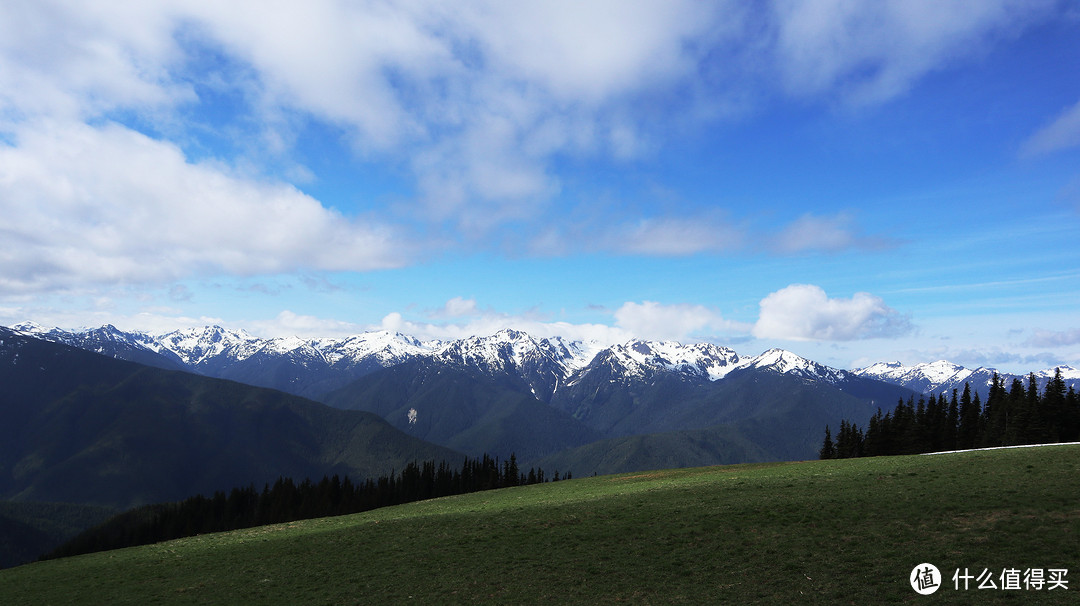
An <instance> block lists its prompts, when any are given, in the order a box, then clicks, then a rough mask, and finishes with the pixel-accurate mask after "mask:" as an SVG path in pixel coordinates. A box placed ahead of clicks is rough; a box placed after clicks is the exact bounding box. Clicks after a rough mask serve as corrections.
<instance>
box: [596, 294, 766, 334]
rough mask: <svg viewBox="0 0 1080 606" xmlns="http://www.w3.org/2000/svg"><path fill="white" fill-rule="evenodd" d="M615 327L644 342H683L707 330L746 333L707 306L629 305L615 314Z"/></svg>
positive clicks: (651, 303) (645, 303) (649, 302)
mask: <svg viewBox="0 0 1080 606" xmlns="http://www.w3.org/2000/svg"><path fill="white" fill-rule="evenodd" d="M615 324H616V326H618V327H620V328H623V329H625V330H627V331H628V332H630V333H631V334H633V335H634V336H636V337H637V338H641V339H653V340H674V341H683V340H686V339H688V338H691V337H692V336H694V335H697V334H700V333H701V332H702V331H704V330H711V331H736V332H745V330H746V328H747V327H746V326H743V325H741V324H739V323H737V322H732V321H729V320H726V319H724V318H723V316H721V314H720V312H719V311H717V310H715V309H711V308H709V307H706V306H704V305H691V304H669V305H665V304H661V303H657V302H655V301H642V302H641V303H634V302H632V301H628V302H626V303H624V304H623V305H622V307H620V308H619V309H618V310H616V311H615Z"/></svg>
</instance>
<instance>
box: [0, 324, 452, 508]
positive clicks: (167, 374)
mask: <svg viewBox="0 0 1080 606" xmlns="http://www.w3.org/2000/svg"><path fill="white" fill-rule="evenodd" d="M0 384H3V385H4V386H5V389H4V390H3V392H2V393H0V444H2V446H0V498H8V499H16V500H27V501H28V500H37V501H59V502H72V503H83V504H96V505H103V506H109V507H119V508H126V507H131V506H134V505H139V504H143V503H149V502H160V501H169V500H176V499H180V498H183V497H187V496H190V495H193V494H196V493H200V492H201V493H209V492H213V491H215V490H221V489H228V488H231V487H233V486H237V485H246V484H248V483H256V484H261V483H264V482H271V481H273V480H274V479H276V478H277V477H278V476H279V475H288V476H293V477H298V478H302V477H308V476H311V477H321V476H322V475H324V474H332V473H347V474H349V475H351V476H355V477H367V476H372V475H380V474H383V473H386V472H388V471H389V470H390V469H391V468H393V467H398V468H400V467H402V466H404V465H405V464H406V463H407V462H408V461H411V460H413V459H417V458H419V459H428V458H435V459H441V458H446V459H451V460H452V459H456V458H458V457H459V456H460V455H458V454H457V453H455V452H453V451H450V450H447V449H443V448H439V447H436V446H434V445H431V444H428V443H425V442H422V441H421V440H418V439H416V438H412V437H409V436H406V435H403V434H401V433H400V432H398V431H397V430H395V429H393V428H392V427H390V426H389V425H388V424H386V423H385V422H384V421H382V420H381V419H379V418H378V417H376V416H374V415H371V414H368V413H363V412H357V411H344V410H337V409H333V408H330V407H327V406H324V405H321V404H318V403H315V402H311V401H308V400H304V399H301V398H298V397H295V396H291V395H288V394H284V393H281V392H276V391H272V390H267V389H260V388H253V387H250V386H247V385H242V384H239V383H235V382H231V381H223V380H217V379H208V378H205V377H199V376H196V375H192V374H189V373H183V372H176V371H164V370H160V369H155V368H150V367H146V366H142V365H138V364H133V363H129V362H124V361H119V360H114V359H111V358H107V357H104V356H100V355H96V354H92V353H89V352H85V351H82V350H78V349H73V348H69V347H66V346H62V345H58V344H53V343H48V342H44V341H40V340H37V339H33V338H29V337H26V336H24V335H20V334H17V333H13V332H11V331H8V330H6V329H0Z"/></svg>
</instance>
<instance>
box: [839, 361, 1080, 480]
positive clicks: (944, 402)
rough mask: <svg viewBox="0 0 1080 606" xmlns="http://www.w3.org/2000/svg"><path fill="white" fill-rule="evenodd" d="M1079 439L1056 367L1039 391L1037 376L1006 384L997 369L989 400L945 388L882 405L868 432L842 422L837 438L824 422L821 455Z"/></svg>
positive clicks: (1076, 413)
mask: <svg viewBox="0 0 1080 606" xmlns="http://www.w3.org/2000/svg"><path fill="white" fill-rule="evenodd" d="M1078 440H1080V401H1078V399H1077V394H1076V392H1075V390H1074V389H1073V388H1072V387H1071V386H1070V387H1068V389H1066V385H1065V381H1064V379H1063V378H1062V377H1061V370H1060V369H1058V370H1057V371H1055V373H1054V378H1053V379H1051V380H1050V381H1049V382H1048V383H1047V385H1046V388H1045V389H1044V390H1043V392H1042V393H1041V394H1040V393H1039V389H1038V384H1037V381H1036V378H1035V375H1034V374H1030V375H1028V382H1027V385H1026V386H1025V385H1024V383H1023V381H1021V380H1020V379H1013V381H1012V383H1011V384H1010V385H1009V387H1008V388H1006V387H1005V382H1004V380H1003V379H1002V378H1001V377H1000V376H998V374H997V373H995V374H994V376H993V378H992V379H991V382H990V390H989V392H988V394H987V397H986V402H985V403H983V402H982V401H980V398H979V394H978V393H975V394H974V395H972V389H971V385H970V384H965V385H964V390H963V392H962V393H960V392H959V390H957V389H954V390H952V394H951V395H950V396H949V397H946V394H945V393H944V392H943V393H940V394H938V395H937V396H934V395H933V394H930V396H929V398H927V396H925V395H924V396H920V397H919V400H918V402H916V401H915V398H914V396H912V397H910V398H908V400H907V401H906V402H905V401H903V400H901V401H900V402H899V403H897V405H896V408H895V409H894V410H893V411H892V412H890V413H885V414H884V415H883V414H882V412H881V409H878V411H877V414H875V415H874V416H873V417H872V418H871V419H870V421H869V424H868V425H867V427H866V429H865V430H863V428H861V427H859V426H858V425H856V424H855V423H851V422H848V421H847V420H843V421H841V422H840V428H839V431H838V433H837V434H836V436H835V437H834V436H833V434H832V430H831V428H830V427H829V426H826V427H825V440H824V442H823V444H822V447H821V451H820V453H819V454H820V457H821V458H822V459H844V458H851V457H872V456H878V455H903V454H920V453H926V452H940V451H948V450H964V449H970V448H989V447H995V446H1016V445H1023V444H1053V443H1055V442H1074V441H1078Z"/></svg>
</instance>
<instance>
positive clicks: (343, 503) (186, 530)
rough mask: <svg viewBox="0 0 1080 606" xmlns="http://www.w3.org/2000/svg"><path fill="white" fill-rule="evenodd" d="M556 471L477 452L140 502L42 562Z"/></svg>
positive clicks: (533, 480)
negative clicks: (359, 478) (525, 467)
mask: <svg viewBox="0 0 1080 606" xmlns="http://www.w3.org/2000/svg"><path fill="white" fill-rule="evenodd" d="M571 477H572V474H570V473H569V472H567V473H566V474H565V476H564V477H563V478H560V477H559V472H558V471H557V470H556V471H555V472H554V474H553V475H552V476H548V475H546V474H545V473H544V470H543V469H537V468H531V469H529V471H528V472H527V473H526V472H524V471H522V470H520V469H519V468H518V464H517V457H516V455H514V454H511V455H510V458H509V459H507V460H506V461H503V462H501V463H500V461H499V459H498V458H492V457H490V456H488V455H486V454H485V455H483V457H480V458H475V459H472V458H468V457H466V459H465V462H464V463H463V464H462V466H461V468H459V469H453V468H451V466H450V465H449V464H448V463H447V462H446V461H441V462H439V463H438V464H436V463H435V461H433V460H432V461H424V462H422V463H417V462H412V463H409V464H408V465H407V466H406V467H405V469H403V470H401V472H399V473H395V472H391V473H390V474H388V475H383V476H381V477H379V478H378V479H368V480H366V481H363V482H353V481H352V480H350V479H349V477H348V476H345V477H340V476H338V475H334V476H332V477H327V476H323V478H322V480H320V481H318V482H312V481H311V480H310V479H305V480H304V481H302V482H300V483H297V482H295V481H293V480H292V479H291V478H278V480H277V481H276V482H274V484H273V485H270V484H266V485H264V487H263V489H262V491H259V490H257V489H256V488H255V486H254V485H249V486H246V487H239V488H233V489H232V490H231V491H228V492H227V493H226V492H225V491H217V492H215V493H214V495H213V496H211V497H206V496H203V495H197V496H194V497H191V498H188V499H185V500H183V501H179V502H176V503H163V504H155V505H145V506H142V507H137V508H135V509H132V510H129V511H127V512H124V513H122V514H119V515H117V516H115V517H113V518H110V519H109V520H107V521H106V522H105V523H103V524H101V525H100V526H97V527H95V528H92V529H90V530H88V531H86V532H84V533H82V534H80V535H78V536H76V537H75V538H73V539H71V540H70V541H68V542H67V543H65V544H64V545H61V546H60V547H58V548H57V549H55V550H53V551H52V552H50V553H49V554H46V555H45V556H43V557H42V558H41V559H43V560H47V559H53V558H61V557H67V556H73V555H78V554H83V553H92V552H96V551H105V550H108V549H119V548H122V547H131V546H135V545H146V544H150V543H157V542H160V541H169V540H172V539H179V538H182V537H189V536H195V535H199V534H205V533H209V532H224V531H228V530H237V529H240V528H251V527H254V526H264V525H267V524H280V523H284V522H292V521H295V520H304V519H311V518H321V517H327V516H337V515H346V514H350V513H359V512H362V511H369V510H371V509H376V508H378V507H386V506H389V505H399V504H402V503H410V502H413V501H421V500H424V499H433V498H436V497H443V496H449V495H456V494H465V493H470V492H479V491H482V490H492V489H495V488H505V487H509V486H521V485H528V484H541V483H544V482H547V481H553V482H557V481H559V480H560V479H570V478H571Z"/></svg>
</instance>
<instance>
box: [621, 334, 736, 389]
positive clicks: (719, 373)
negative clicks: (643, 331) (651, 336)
mask: <svg viewBox="0 0 1080 606" xmlns="http://www.w3.org/2000/svg"><path fill="white" fill-rule="evenodd" d="M608 351H609V357H610V360H609V363H611V364H615V365H618V366H620V367H622V368H623V369H625V370H626V372H628V373H630V374H633V375H636V376H639V377H643V376H647V375H649V374H651V373H653V372H658V371H670V372H677V373H681V374H685V375H689V376H692V377H698V378H702V379H708V380H710V381H716V380H718V379H721V378H723V377H724V376H726V375H727V373H729V372H731V371H732V370H733V369H735V368H737V367H738V363H739V354H737V353H735V352H734V351H732V350H730V349H728V348H726V347H720V346H718V345H712V344H709V343H696V344H691V345H683V344H682V343H677V342H675V341H640V340H632V341H628V342H626V343H623V344H621V345H615V346H613V347H611V348H610V349H609V350H608Z"/></svg>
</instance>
